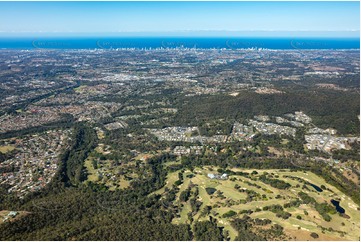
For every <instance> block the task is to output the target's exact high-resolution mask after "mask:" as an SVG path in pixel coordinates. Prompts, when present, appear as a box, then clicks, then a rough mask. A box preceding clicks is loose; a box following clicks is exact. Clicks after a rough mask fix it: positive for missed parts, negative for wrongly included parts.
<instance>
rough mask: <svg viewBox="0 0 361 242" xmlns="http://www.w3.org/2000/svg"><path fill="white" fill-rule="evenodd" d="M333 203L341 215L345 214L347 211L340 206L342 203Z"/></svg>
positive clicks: (334, 201) (333, 201)
mask: <svg viewBox="0 0 361 242" xmlns="http://www.w3.org/2000/svg"><path fill="white" fill-rule="evenodd" d="M331 203H332V205H333V206H335V207H336V210H337V212H339V213H345V209H344V208H343V207H341V206H340V202H339V201H336V200H333V199H331Z"/></svg>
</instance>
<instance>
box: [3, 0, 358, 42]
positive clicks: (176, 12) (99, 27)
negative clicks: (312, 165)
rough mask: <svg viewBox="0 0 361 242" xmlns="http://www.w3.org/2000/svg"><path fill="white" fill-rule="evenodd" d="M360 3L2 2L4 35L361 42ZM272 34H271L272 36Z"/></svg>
mask: <svg viewBox="0 0 361 242" xmlns="http://www.w3.org/2000/svg"><path fill="white" fill-rule="evenodd" d="M359 4H360V3H359V2H0V33H1V35H6V34H9V33H11V34H13V35H14V34H15V35H16V34H26V33H40V34H45V33H53V34H54V35H55V33H58V34H59V33H62V34H64V33H65V34H68V35H69V34H70V35H72V34H81V33H82V34H92V35H101V34H105V33H107V34H112V33H123V34H124V32H127V33H128V32H133V33H134V32H138V33H139V32H147V33H150V34H160V33H167V32H168V33H170V32H172V33H184V32H186V33H187V34H189V35H192V34H199V33H201V34H204V33H211V32H213V33H219V34H222V33H223V34H224V33H229V31H231V32H233V31H248V32H251V33H257V31H258V32H259V31H267V32H268V33H267V34H268V35H272V33H273V34H274V35H277V34H279V33H280V31H282V33H285V32H290V31H291V32H293V33H295V32H296V33H297V32H302V31H311V32H312V33H313V34H315V33H316V34H317V33H323V32H325V31H326V32H329V31H332V33H331V35H335V36H338V35H354V36H358V35H359V32H357V31H359V30H360V24H359V19H360V6H359ZM269 31H271V32H269Z"/></svg>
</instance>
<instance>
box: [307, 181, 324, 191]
mask: <svg viewBox="0 0 361 242" xmlns="http://www.w3.org/2000/svg"><path fill="white" fill-rule="evenodd" d="M309 185H310V186H312V187H313V188H314V189H315V190H316V191H318V192H323V190H322V189H321V188H320V187H319V186H316V185H315V184H312V183H309Z"/></svg>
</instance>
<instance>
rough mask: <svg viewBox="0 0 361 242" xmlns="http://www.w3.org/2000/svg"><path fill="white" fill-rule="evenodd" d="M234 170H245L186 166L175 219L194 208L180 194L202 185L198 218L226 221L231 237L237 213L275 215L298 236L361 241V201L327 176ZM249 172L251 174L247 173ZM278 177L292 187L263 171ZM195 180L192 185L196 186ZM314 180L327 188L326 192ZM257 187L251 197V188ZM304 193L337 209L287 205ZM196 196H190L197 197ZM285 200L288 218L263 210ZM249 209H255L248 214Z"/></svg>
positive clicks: (169, 180) (179, 220) (162, 191)
mask: <svg viewBox="0 0 361 242" xmlns="http://www.w3.org/2000/svg"><path fill="white" fill-rule="evenodd" d="M232 172H243V174H242V175H239V174H231V175H229V176H228V179H226V180H221V179H210V178H209V177H208V176H207V175H208V174H210V173H211V174H217V167H212V168H211V167H203V168H202V169H200V168H195V169H194V170H193V171H192V172H191V171H189V170H185V171H184V174H183V182H182V184H181V185H179V186H178V188H179V191H178V192H177V194H176V199H175V201H174V202H173V204H174V205H175V206H178V208H179V209H180V212H179V214H178V215H177V217H176V218H175V219H173V223H175V224H180V223H188V224H190V221H189V219H188V216H187V214H188V213H190V212H192V207H191V205H190V203H189V201H180V199H179V198H180V195H181V193H182V192H183V191H185V190H186V189H191V191H192V192H191V194H193V191H194V189H197V191H198V193H197V194H196V199H197V201H200V202H202V205H201V206H200V208H199V209H198V211H193V214H192V217H193V219H194V221H197V220H198V221H202V220H206V219H208V218H209V216H212V217H215V218H216V219H217V221H218V225H219V226H223V227H224V228H225V230H228V231H229V233H230V237H231V239H235V237H236V236H237V231H236V230H235V229H234V228H232V226H231V224H230V222H231V221H232V220H233V219H234V218H236V217H239V218H242V217H243V216H244V215H245V214H247V215H248V216H250V217H251V218H261V219H270V220H271V221H272V223H276V224H279V225H281V226H282V227H283V228H284V232H285V234H286V235H287V236H288V237H289V238H292V239H293V240H358V239H359V233H360V229H359V227H360V222H359V221H360V214H359V206H358V205H357V204H355V203H354V202H353V201H352V200H351V199H350V198H349V197H347V196H346V195H345V194H343V193H341V192H340V191H339V190H338V189H336V188H335V187H333V186H331V185H330V184H327V183H326V182H325V180H324V179H323V178H321V177H318V176H317V175H315V174H314V173H311V172H302V171H297V172H294V171H289V170H245V169H232ZM178 173H179V171H177V172H173V173H170V174H168V177H167V182H166V186H165V187H167V188H168V189H171V188H172V186H173V184H174V183H175V182H176V181H177V180H178ZM245 173H248V174H247V175H244V174H245ZM262 175H265V176H266V177H268V178H270V179H273V180H281V181H284V182H285V183H288V184H289V185H290V186H289V187H287V188H286V189H284V188H276V187H277V186H271V185H272V184H270V183H266V182H264V181H263V180H260V176H262ZM190 184H191V186H190ZM310 184H314V185H316V186H318V187H320V186H322V187H323V188H324V189H323V190H322V191H321V192H320V191H317V190H316V188H314V187H312V186H311V185H310ZM165 187H163V188H162V189H160V190H158V191H156V192H155V193H157V194H163V195H165V193H166V192H165ZM206 188H214V189H215V190H216V191H215V192H214V193H213V194H209V193H208V192H207V190H206ZM249 191H252V193H251V194H253V195H252V196H251V197H250V196H248V192H249ZM299 192H304V193H305V194H307V195H308V196H309V197H311V198H313V199H314V201H315V202H316V203H317V204H321V203H327V204H329V205H330V207H331V209H332V211H333V212H328V213H327V214H328V215H329V216H330V217H331V220H330V221H326V220H325V219H324V218H323V217H322V216H321V214H320V213H319V212H318V211H317V210H316V209H315V205H314V204H312V203H310V204H305V203H303V202H301V204H299V205H296V206H286V207H284V205H285V204H287V203H289V202H291V201H295V200H297V199H300V196H299ZM192 196H193V195H191V196H190V197H192ZM331 199H336V200H338V201H340V206H341V207H343V208H344V209H345V214H346V215H347V216H341V215H340V214H339V213H337V212H336V210H335V209H334V206H333V205H332V204H331V202H330V201H331ZM272 205H281V206H282V207H283V208H282V210H283V212H286V213H289V214H290V217H288V218H282V216H277V215H278V214H277V213H276V212H272V211H270V209H269V210H265V209H263V208H264V207H265V206H272ZM207 206H211V210H210V212H209V215H208V216H204V215H203V216H202V215H201V213H202V211H203V210H204V208H205V207H207ZM230 210H232V211H234V212H236V213H237V214H236V215H234V216H231V217H227V218H225V217H223V214H225V213H227V212H229V211H230ZM246 210H249V211H248V213H247V211H246ZM312 232H315V233H317V234H318V235H319V238H317V239H314V238H312V237H311V236H310V234H311V233H312Z"/></svg>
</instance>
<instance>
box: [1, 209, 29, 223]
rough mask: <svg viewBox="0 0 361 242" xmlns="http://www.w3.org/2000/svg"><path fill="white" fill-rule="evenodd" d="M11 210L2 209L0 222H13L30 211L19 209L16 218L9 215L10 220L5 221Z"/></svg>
mask: <svg viewBox="0 0 361 242" xmlns="http://www.w3.org/2000/svg"><path fill="white" fill-rule="evenodd" d="M9 212H10V211H9V210H1V211H0V224H2V223H8V222H13V221H15V220H17V219H20V218H22V217H24V216H26V215H27V214H29V212H27V211H17V213H18V214H17V215H16V216H15V217H14V218H11V217H9V219H8V221H4V218H5V217H6V216H7V215H8V214H9Z"/></svg>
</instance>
